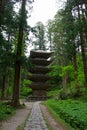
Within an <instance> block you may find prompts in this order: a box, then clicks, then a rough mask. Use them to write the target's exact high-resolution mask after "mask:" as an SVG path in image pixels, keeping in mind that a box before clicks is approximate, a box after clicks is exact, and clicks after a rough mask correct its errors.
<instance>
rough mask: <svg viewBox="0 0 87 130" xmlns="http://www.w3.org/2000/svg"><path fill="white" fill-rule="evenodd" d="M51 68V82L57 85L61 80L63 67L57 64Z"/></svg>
mask: <svg viewBox="0 0 87 130" xmlns="http://www.w3.org/2000/svg"><path fill="white" fill-rule="evenodd" d="M50 68H51V72H49V73H48V75H49V76H52V79H51V80H49V82H50V83H53V84H55V85H57V84H59V83H60V82H61V76H60V73H61V71H62V67H61V66H57V65H53V66H51V67H50Z"/></svg>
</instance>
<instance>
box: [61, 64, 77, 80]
mask: <svg viewBox="0 0 87 130" xmlns="http://www.w3.org/2000/svg"><path fill="white" fill-rule="evenodd" d="M74 74H75V72H74V68H73V66H72V65H68V66H65V67H62V73H61V76H62V77H63V76H68V78H70V79H71V80H72V79H74Z"/></svg>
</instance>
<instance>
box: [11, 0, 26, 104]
mask: <svg viewBox="0 0 87 130" xmlns="http://www.w3.org/2000/svg"><path fill="white" fill-rule="evenodd" d="M25 5H26V0H22V9H21V18H20V24H19V36H18V45H17V54H16V62H15V75H14V87H13V99H12V103H13V105H14V106H18V105H19V104H20V102H19V96H20V74H21V55H22V42H23V32H24V24H25V23H24V18H25Z"/></svg>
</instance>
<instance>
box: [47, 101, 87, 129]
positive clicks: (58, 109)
mask: <svg viewBox="0 0 87 130" xmlns="http://www.w3.org/2000/svg"><path fill="white" fill-rule="evenodd" d="M46 105H47V106H48V107H49V108H50V109H51V110H53V111H54V112H55V113H56V115H59V116H60V117H61V118H62V119H64V120H65V121H66V122H67V123H69V124H70V126H72V127H73V128H74V129H75V130H87V103H82V102H81V101H74V100H60V101H56V100H48V101H46Z"/></svg>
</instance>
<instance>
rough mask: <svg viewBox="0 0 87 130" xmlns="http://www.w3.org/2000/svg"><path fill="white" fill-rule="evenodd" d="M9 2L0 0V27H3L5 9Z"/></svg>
mask: <svg viewBox="0 0 87 130" xmlns="http://www.w3.org/2000/svg"><path fill="white" fill-rule="evenodd" d="M7 1H8V0H0V26H1V22H2V17H3V13H4V8H5V5H6V3H7Z"/></svg>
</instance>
